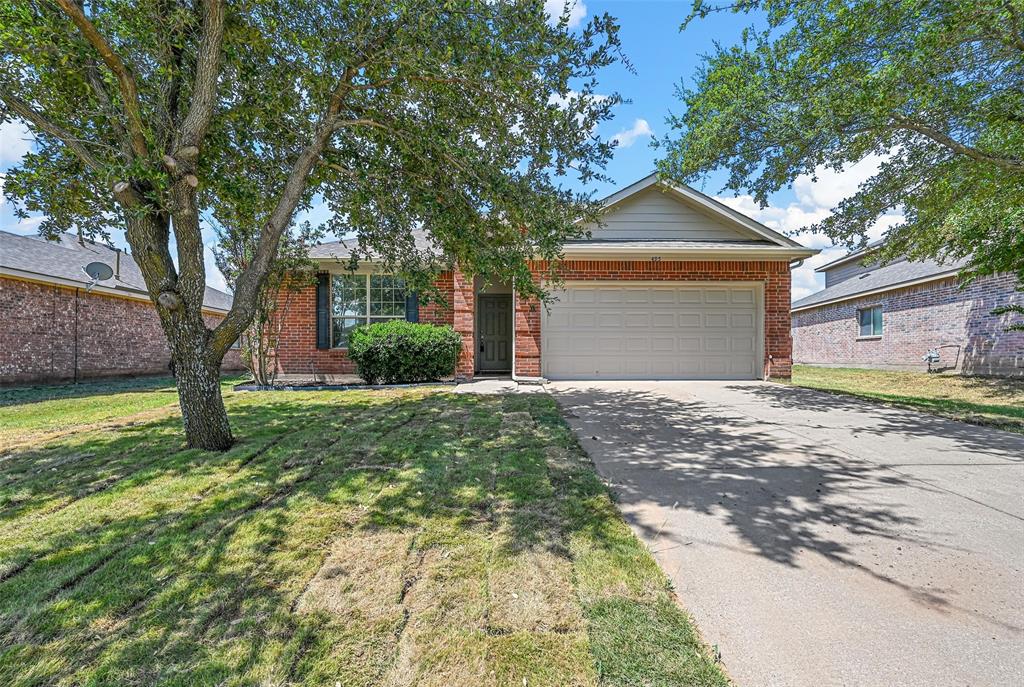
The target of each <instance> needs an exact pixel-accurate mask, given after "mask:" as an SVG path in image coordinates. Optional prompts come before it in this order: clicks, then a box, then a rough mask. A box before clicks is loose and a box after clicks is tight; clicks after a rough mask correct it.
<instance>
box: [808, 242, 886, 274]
mask: <svg viewBox="0 0 1024 687" xmlns="http://www.w3.org/2000/svg"><path fill="white" fill-rule="evenodd" d="M884 240H885V239H878V240H877V241H872V242H871V243H869V244H867V245H866V246H864V247H863V248H858V249H857V250H855V251H850V252H849V253H847V254H846V255H844V256H843V257H841V258H836V259H835V260H833V261H832V262H826V263H825V264H824V265H821V266H820V267H816V268H815V269H814V271H815V272H825V271H826V270H830V269H832V268H833V267H838V266H839V265H842V264H844V263H847V262H850V261H852V260H856V259H857V258H859V257H862V256H866V255H867V254H868V253H870V252H871V251H873V250H874V249H876V248H878V247H879V246H881V245H882V241H884Z"/></svg>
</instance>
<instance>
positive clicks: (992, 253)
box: [660, 0, 1024, 278]
mask: <svg viewBox="0 0 1024 687" xmlns="http://www.w3.org/2000/svg"><path fill="white" fill-rule="evenodd" d="M724 9H733V10H734V11H749V10H751V9H760V10H762V11H763V12H764V13H765V17H766V19H767V24H768V27H767V28H765V29H760V30H756V29H753V28H752V29H750V30H749V31H748V32H747V34H746V37H747V38H746V40H745V41H744V43H743V44H741V45H739V46H735V47H732V48H719V49H718V50H717V51H715V52H714V53H713V54H712V55H710V56H709V57H708V58H707V59H706V60H705V64H704V67H703V69H702V71H701V73H700V74H699V75H698V78H697V84H696V86H695V88H693V89H692V90H686V89H682V90H680V93H679V95H680V98H681V99H682V100H683V102H684V103H685V105H686V108H687V109H686V112H685V114H683V115H680V116H677V117H674V118H672V119H670V124H671V125H672V126H673V128H674V130H675V132H674V133H673V134H670V135H669V137H667V138H666V139H665V140H664V141H663V143H664V144H665V146H666V148H667V156H666V158H665V159H664V160H663V161H662V162H661V164H660V170H661V171H662V172H663V173H665V174H667V175H669V176H674V177H676V178H679V179H682V180H687V179H692V178H695V177H698V176H700V175H702V174H704V173H706V172H708V171H710V170H713V169H717V168H724V169H726V170H727V171H728V172H729V176H728V180H727V182H726V184H725V186H726V188H728V189H729V190H732V191H740V190H744V191H747V190H749V191H750V192H751V193H752V194H753V196H754V198H755V199H756V200H757V201H758V202H760V203H761V204H762V205H764V204H766V203H767V200H768V197H769V195H770V194H772V193H774V192H775V191H778V190H779V189H781V188H784V187H786V186H787V185H789V184H791V183H792V182H793V181H794V179H796V177H797V176H800V175H802V174H813V173H814V170H815V169H816V168H818V167H821V166H825V167H828V168H832V169H840V168H842V167H844V166H845V165H847V164H849V163H852V162H856V161H859V160H861V159H863V158H865V157H867V156H869V155H879V156H883V157H884V158H885V159H886V162H885V163H884V164H882V165H881V167H880V168H879V171H878V173H877V174H876V175H875V176H874V177H872V178H871V179H869V180H868V181H867V182H866V183H865V184H864V185H862V186H861V188H860V189H859V191H858V192H857V193H856V194H855V195H854V196H852V197H850V198H848V199H847V200H845V201H844V202H842V203H841V204H840V205H839V207H838V208H835V210H834V212H835V214H833V216H831V217H829V218H827V219H825V220H824V221H822V222H820V223H819V224H817V225H814V226H812V227H807V228H806V229H808V230H812V231H821V232H824V233H825V234H827V235H828V236H829V237H830V238H832V239H833V240H834V241H835V242H837V243H844V244H847V245H848V246H851V247H852V246H855V245H863V243H864V242H865V241H866V235H867V231H868V229H869V228H871V227H872V225H873V224H874V223H875V221H876V220H877V219H878V218H879V216H880V215H882V214H884V213H886V212H887V211H890V210H893V209H897V208H898V209H901V210H902V211H903V212H904V214H905V216H906V222H905V223H904V224H903V225H901V226H898V227H894V228H893V229H891V230H890V232H889V234H888V241H887V244H886V246H885V248H884V250H883V251H882V253H881V258H882V259H883V260H887V259H892V258H895V257H897V256H900V255H909V256H911V257H917V258H938V259H943V258H950V259H955V258H960V257H965V256H972V260H971V263H970V265H969V266H968V267H967V268H966V270H965V276H968V277H970V276H975V275H981V274H992V273H994V272H999V271H1015V272H1017V273H1018V275H1020V276H1021V277H1022V278H1024V250H1021V243H1022V242H1024V238H1022V232H1024V228H1022V227H1024V224H1022V221H1021V220H1022V216H1021V214H1022V213H1021V208H1022V207H1024V129H1022V127H1021V122H1022V118H1021V115H1020V113H1021V112H1024V39H1022V36H1024V33H1022V27H1024V3H1022V2H1021V1H1020V0H981V1H979V2H971V3H962V2H957V1H955V0H900V1H896V2H892V1H887V0H851V1H847V2H838V1H835V0H765V1H764V2H741V3H738V4H737V5H735V6H733V7H731V8H721V9H716V8H714V7H710V6H708V5H707V4H706V3H702V2H696V3H695V5H694V11H693V15H692V18H691V19H690V20H689V21H695V20H699V18H701V17H703V16H707V14H708V13H709V12H712V11H722V10H724Z"/></svg>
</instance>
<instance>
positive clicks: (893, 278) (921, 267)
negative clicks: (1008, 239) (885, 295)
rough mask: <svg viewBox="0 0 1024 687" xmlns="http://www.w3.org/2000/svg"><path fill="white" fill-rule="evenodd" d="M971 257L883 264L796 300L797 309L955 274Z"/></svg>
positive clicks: (794, 307)
mask: <svg viewBox="0 0 1024 687" xmlns="http://www.w3.org/2000/svg"><path fill="white" fill-rule="evenodd" d="M967 260H968V259H967V258H964V259H961V260H957V261H954V262H949V263H945V264H942V263H939V262H936V261H934V260H924V261H920V262H911V261H910V260H899V261H897V262H893V263H889V264H888V265H879V266H878V267H876V268H875V269H872V270H870V271H868V272H864V273H863V274H858V275H854V276H852V277H850V278H849V279H846V280H844V281H841V282H839V283H838V284H834V285H832V286H830V287H828V288H827V289H823V290H821V291H819V292H817V293H812V294H811V295H810V296H806V297H805V298H801V299H800V300H798V301H795V302H794V303H793V306H792V307H793V309H794V310H798V309H800V308H807V307H810V306H813V305H819V304H824V303H829V302H832V301H839V300H846V299H848V298H853V297H855V296H857V295H859V294H862V293H868V292H874V291H887V290H889V289H897V288H900V287H901V286H904V285H906V284H908V283H912V282H916V281H919V280H922V279H928V278H929V277H938V276H940V275H944V274H955V273H956V272H957V271H958V270H959V269H960V268H961V267H963V266H964V265H965V264H967Z"/></svg>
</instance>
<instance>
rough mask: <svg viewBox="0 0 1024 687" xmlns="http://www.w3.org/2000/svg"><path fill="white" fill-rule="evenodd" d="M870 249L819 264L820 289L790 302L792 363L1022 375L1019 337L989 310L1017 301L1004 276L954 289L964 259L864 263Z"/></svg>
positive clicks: (1023, 341)
mask: <svg viewBox="0 0 1024 687" xmlns="http://www.w3.org/2000/svg"><path fill="white" fill-rule="evenodd" d="M876 247H877V243H876V244H872V245H871V246H868V247H867V248H865V249H863V250H859V251H855V252H853V253H850V254H848V255H846V256H844V257H842V258H840V259H838V260H835V261H833V262H830V263H828V264H826V265H822V266H821V267H819V268H818V269H817V271H818V272H824V274H825V289H824V290H822V291H819V292H818V293H815V294H812V295H810V296H807V297H806V298H802V299H800V300H798V301H796V302H795V303H793V360H794V362H796V363H800V364H807V365H823V366H835V367H840V366H841V367H867V368H879V369H903V370H925V369H927V367H928V364H927V362H925V361H924V360H923V357H924V356H925V355H926V354H927V353H928V351H929V350H937V351H938V353H939V356H940V360H939V361H938V363H937V364H933V367H936V368H939V369H943V370H955V371H958V372H962V373H964V374H975V375H1007V376H1015V375H1024V332H1008V331H1006V327H1007V325H1008V324H1009V323H1010V322H1011V320H1012V316H1009V315H1008V316H1003V317H999V316H996V315H993V314H992V310H993V309H994V308H996V307H998V306H1001V305H1008V304H1011V303H1024V294H1022V293H1021V292H1020V291H1017V290H1016V287H1017V280H1016V279H1015V278H1014V277H1013V276H1012V275H1010V274H1001V275H997V276H993V277H983V278H981V279H978V280H976V281H973V282H971V283H969V284H968V285H966V286H963V285H961V283H960V281H959V280H958V278H957V272H958V271H959V269H960V268H961V267H962V266H963V265H964V261H958V262H954V263H951V264H945V265H943V264H940V263H937V262H934V261H920V262H917V261H914V262H911V261H909V260H900V261H897V262H894V263H890V264H888V265H875V264H872V263H871V261H870V258H871V254H872V252H873V250H874V249H875V248H876Z"/></svg>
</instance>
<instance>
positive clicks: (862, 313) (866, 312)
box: [857, 305, 882, 336]
mask: <svg viewBox="0 0 1024 687" xmlns="http://www.w3.org/2000/svg"><path fill="white" fill-rule="evenodd" d="M857 319H858V320H859V322H860V336H881V335H882V306H880V305H876V306H875V307H873V308H863V309H861V310H858V311H857Z"/></svg>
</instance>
